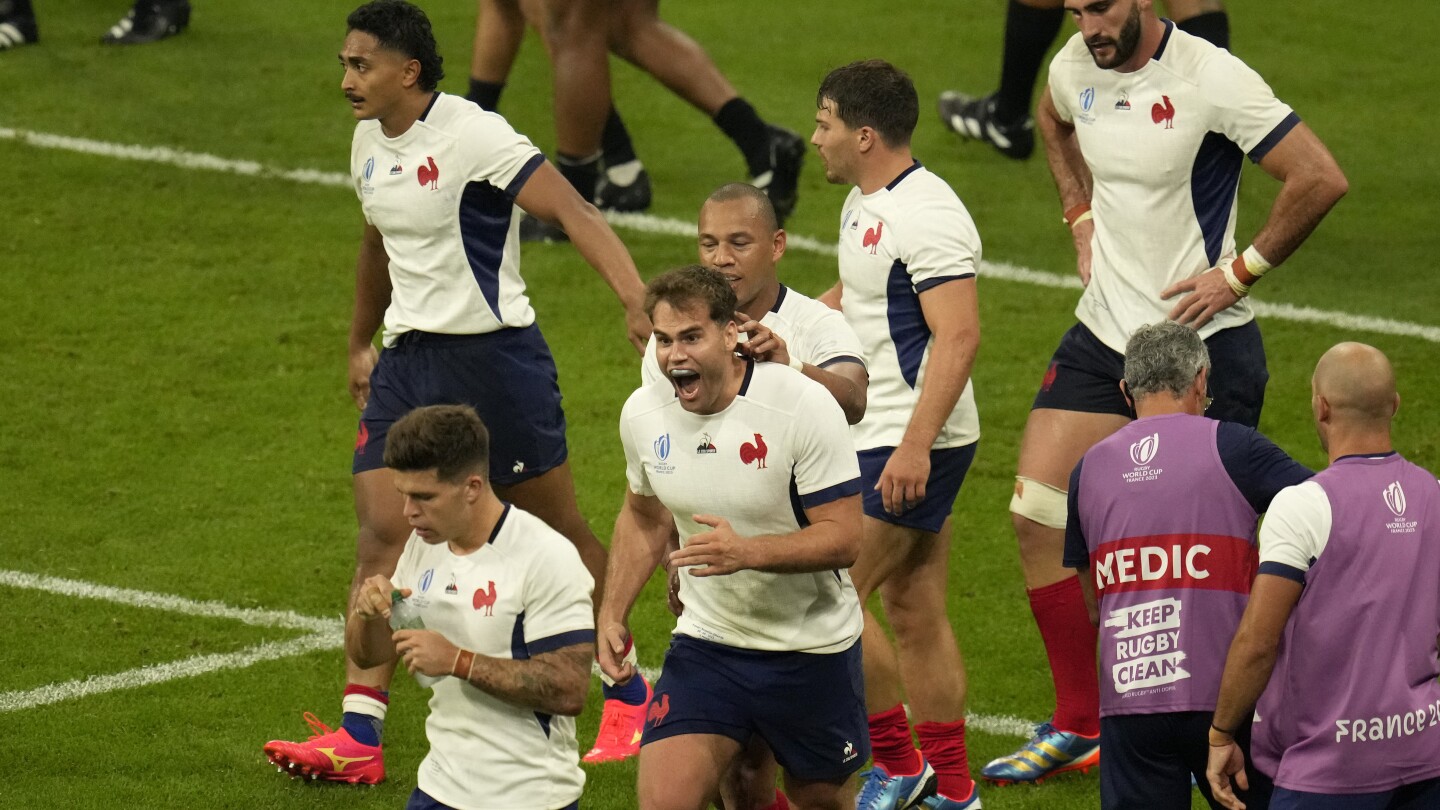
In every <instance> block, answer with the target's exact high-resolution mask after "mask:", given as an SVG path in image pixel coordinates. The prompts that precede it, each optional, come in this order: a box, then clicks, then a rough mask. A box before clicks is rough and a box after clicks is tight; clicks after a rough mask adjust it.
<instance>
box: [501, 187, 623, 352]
mask: <svg viewBox="0 0 1440 810" xmlns="http://www.w3.org/2000/svg"><path fill="white" fill-rule="evenodd" d="M515 202H516V203H517V204H518V205H519V206H520V207H521V208H523V209H525V210H526V211H527V212H528V213H530V214H532V215H534V216H535V217H538V218H540V219H543V220H545V221H546V222H549V223H552V224H555V225H559V226H560V227H561V228H563V229H564V231H565V233H566V234H567V235H568V236H569V237H570V241H571V242H572V243H574V245H575V249H576V250H578V251H579V252H580V255H581V256H582V257H583V258H584V259H585V261H586V262H587V263H588V264H589V265H590V266H591V267H593V268H595V272H597V273H599V274H600V277H601V278H603V279H604V280H605V283H606V284H608V285H610V289H611V290H612V291H614V293H615V297H616V298H619V299H620V304H621V306H623V307H624V308H625V328H626V330H627V331H628V334H629V336H630V343H631V344H632V345H634V347H635V351H637V352H639V353H640V354H642V355H643V354H644V353H645V342H646V341H648V340H649V339H650V319H649V318H647V317H645V312H644V309H643V304H644V302H645V285H644V283H643V282H641V281H640V273H639V272H638V271H636V269H635V262H634V261H632V260H631V258H630V254H629V253H628V252H626V250H625V244H624V243H623V242H621V241H620V237H618V236H616V235H615V232H614V231H613V230H611V229H610V225H609V223H607V222H606V221H605V217H604V216H602V215H601V214H600V210H599V209H598V208H596V207H595V206H593V205H591V204H590V203H589V202H587V201H585V200H584V199H582V198H581V197H580V195H579V194H577V193H576V192H575V189H574V187H573V186H571V185H570V183H569V181H567V180H566V179H565V178H564V177H562V176H561V175H560V171H559V170H558V169H556V168H555V167H554V166H552V165H550V164H549V163H548V162H546V163H542V164H540V167H539V168H538V169H536V170H535V172H534V174H531V175H530V179H528V180H526V181H525V185H523V186H521V187H520V193H518V194H516V195H515Z"/></svg>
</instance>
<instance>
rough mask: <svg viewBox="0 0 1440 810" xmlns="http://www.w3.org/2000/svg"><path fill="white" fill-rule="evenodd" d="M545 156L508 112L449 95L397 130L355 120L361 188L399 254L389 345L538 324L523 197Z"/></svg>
mask: <svg viewBox="0 0 1440 810" xmlns="http://www.w3.org/2000/svg"><path fill="white" fill-rule="evenodd" d="M544 161H545V158H544V156H543V155H541V154H540V150H539V149H536V148H535V146H534V145H533V144H531V143H530V141H529V139H527V138H526V137H525V136H524V135H521V134H519V133H517V132H516V131H515V130H514V129H511V127H510V125H509V124H508V123H506V121H505V119H504V118H501V117H500V116H499V115H496V114H495V113H491V112H486V111H484V110H482V109H480V108H479V107H478V106H477V105H475V104H473V103H471V102H469V101H466V100H465V99H463V98H460V97H459V96H452V95H449V94H448V93H436V94H435V98H434V100H433V101H432V102H431V104H430V107H429V108H428V109H427V110H426V111H425V114H424V115H422V116H421V117H420V120H419V121H416V122H415V124H414V125H413V126H411V127H410V129H408V130H406V132H405V134H403V135H401V136H400V137H398V138H387V137H385V134H384V132H383V131H382V130H381V129H380V122H379V121H361V122H360V123H359V124H357V125H356V126H355V138H354V140H353V142H352V143H351V147H350V173H351V175H352V176H353V177H354V180H355V193H356V194H358V195H359V197H360V208H361V210H363V211H364V212H365V221H366V222H368V223H370V224H371V225H374V226H375V227H376V228H378V229H379V230H380V233H381V235H382V236H384V237H385V253H386V254H388V255H389V257H390V282H391V285H392V287H393V292H392V294H391V298H390V306H389V307H388V308H387V309H386V310H385V338H384V342H385V345H386V346H393V345H395V340H396V338H397V337H399V336H400V335H401V334H402V333H404V332H409V331H412V330H419V331H424V332H439V333H443V334H452V335H470V334H480V333H484V332H495V331H498V330H500V329H505V328H507V327H525V326H529V325H530V324H532V323H534V322H535V310H533V309H531V307H530V299H529V298H527V297H526V295H525V282H524V281H522V280H521V278H520V237H519V224H518V223H519V221H520V217H519V216H518V215H519V213H520V211H519V209H518V208H516V207H515V204H514V200H515V195H516V194H518V193H519V192H520V188H521V187H522V186H524V185H525V181H526V180H528V179H530V175H531V174H532V173H533V172H534V171H535V170H536V169H537V168H539V166H540V164H541V163H543V162H544Z"/></svg>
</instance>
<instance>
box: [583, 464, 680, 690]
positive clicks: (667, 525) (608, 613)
mask: <svg viewBox="0 0 1440 810" xmlns="http://www.w3.org/2000/svg"><path fill="white" fill-rule="evenodd" d="M674 525H675V524H674V521H673V520H672V519H671V517H670V512H669V511H667V510H666V509H665V506H664V504H662V503H660V499H659V498H656V497H655V496H653V495H637V494H636V493H634V492H630V491H628V490H627V491H626V492H625V504H624V505H623V506H621V507H620V514H619V515H618V516H617V517H616V518H615V533H614V535H612V536H611V539H610V564H609V566H608V567H607V568H606V570H605V596H604V599H602V600H601V602H600V610H599V613H598V614H597V617H596V620H595V631H596V639H595V644H596V647H597V650H596V657H597V658H598V659H599V661H600V669H601V670H603V671H604V672H605V674H606V675H609V676H610V677H611V678H612V679H614V680H615V681H617V682H620V683H624V682H625V681H628V680H629V679H630V678H632V677H634V675H635V667H634V666H633V665H632V664H631V663H630V662H628V661H625V660H624V659H623V656H624V653H625V646H626V643H627V642H628V641H629V639H630V628H629V621H630V608H632V607H634V605H635V599H636V598H637V597H639V596H640V589H641V588H644V587H645V583H646V582H648V581H649V579H650V575H651V574H653V573H655V569H656V568H659V567H660V562H661V560H663V559H664V555H665V547H666V545H667V544H668V543H669V541H670V535H671V532H672V531H673V529H674Z"/></svg>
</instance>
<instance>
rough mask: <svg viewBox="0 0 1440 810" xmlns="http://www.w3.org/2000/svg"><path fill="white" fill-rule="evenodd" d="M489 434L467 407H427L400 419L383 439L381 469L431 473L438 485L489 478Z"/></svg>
mask: <svg viewBox="0 0 1440 810" xmlns="http://www.w3.org/2000/svg"><path fill="white" fill-rule="evenodd" d="M489 464H490V432H489V431H487V430H486V429H485V423H484V422H481V421H480V416H479V415H478V414H476V413H475V409H474V408H472V407H470V406H469V405H427V406H425V407H423V408H416V409H415V410H413V411H411V412H410V413H407V414H405V415H404V416H402V417H400V420H399V421H397V422H396V423H395V424H394V425H393V426H391V428H390V433H389V434H388V435H387V436H386V437H385V466H386V467H389V468H390V469H392V470H399V471H401V472H421V471H424V470H434V471H435V476H436V477H437V478H439V479H440V480H441V481H445V482H448V483H456V482H458V481H461V480H463V479H465V478H468V477H469V476H471V475H480V476H483V477H485V478H487V479H488V478H489Z"/></svg>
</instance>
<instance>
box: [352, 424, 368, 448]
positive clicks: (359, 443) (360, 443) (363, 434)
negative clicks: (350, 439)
mask: <svg viewBox="0 0 1440 810" xmlns="http://www.w3.org/2000/svg"><path fill="white" fill-rule="evenodd" d="M369 441H370V428H368V427H365V423H364V422H361V423H360V431H359V432H358V433H356V434H355V452H357V453H358V452H360V451H361V450H364V449H365V444H366V443H367V442H369Z"/></svg>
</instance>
